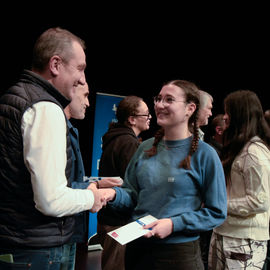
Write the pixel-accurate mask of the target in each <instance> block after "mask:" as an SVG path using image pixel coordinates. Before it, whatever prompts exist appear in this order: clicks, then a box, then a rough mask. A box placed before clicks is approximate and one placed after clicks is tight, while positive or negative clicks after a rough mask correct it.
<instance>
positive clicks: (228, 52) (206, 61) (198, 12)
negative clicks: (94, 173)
mask: <svg viewBox="0 0 270 270" xmlns="http://www.w3.org/2000/svg"><path fill="white" fill-rule="evenodd" d="M74 4H76V3H74ZM103 4H104V7H101V8H99V9H95V8H92V7H89V6H88V7H87V8H86V7H84V6H83V5H81V6H80V7H79V8H78V7H76V6H74V10H73V13H69V14H67V13H65V12H63V10H61V9H57V10H56V9H55V7H51V10H49V11H48V13H46V14H39V12H34V10H33V12H29V14H24V13H23V12H21V13H22V14H20V17H18V16H16V15H15V14H13V13H12V16H9V17H5V20H2V22H1V28H2V31H1V47H2V63H1V64H2V72H1V75H2V76H1V79H2V80H1V89H0V92H2V91H4V90H5V89H7V88H8V87H9V86H10V85H12V84H13V83H14V82H15V81H16V80H17V78H18V76H19V74H20V72H21V70H22V69H23V68H29V67H30V63H31V52H32V48H33V45H34V42H35V40H36V38H37V37H38V36H39V35H40V34H41V33H42V32H43V31H44V30H46V29H47V28H49V27H55V26H60V27H63V28H66V29H68V30H70V31H71V32H73V33H74V34H76V35H78V36H80V37H81V38H82V39H84V40H85V42H86V46H87V50H86V55H87V69H86V77H87V81H88V83H89V86H90V91H91V93H90V103H91V106H90V108H89V109H88V111H87V114H86V118H85V119H84V120H83V121H74V122H73V123H74V125H75V126H76V127H78V128H79V131H80V143H81V146H82V147H81V149H82V154H83V158H84V162H85V167H86V172H87V174H90V173H91V172H90V168H91V151H92V132H93V130H92V129H93V116H94V107H95V93H96V92H104V93H109V94H119V95H131V94H134V95H138V96H141V97H143V98H144V100H145V101H146V102H147V103H148V105H149V107H150V109H151V110H152V109H153V106H152V97H153V96H154V95H156V94H157V93H158V92H159V90H160V88H161V86H162V84H163V83H164V82H166V81H168V80H171V79H186V80H191V81H193V82H195V83H196V84H197V85H198V86H199V87H200V88H201V89H203V90H205V91H207V92H209V93H210V94H211V95H212V96H213V97H214V104H213V105H214V108H213V115H215V114H217V113H222V112H223V108H222V102H223V99H224V97H225V96H226V95H227V94H228V93H230V92H231V91H234V90H238V89H250V90H253V91H255V92H256V93H257V94H258V96H259V98H260V99H261V101H262V104H263V108H264V110H265V109H268V108H270V104H269V103H268V91H269V83H268V78H269V45H270V44H269V38H268V35H269V25H270V24H269V16H268V15H267V14H266V11H267V10H268V9H267V8H266V7H263V6H257V7H255V6H253V5H250V6H248V7H247V6H246V4H245V6H240V7H237V8H236V7H235V6H231V7H228V6H219V7H218V6H211V8H210V7H205V6H204V8H206V9H207V8H210V9H208V11H207V12H205V11H204V10H203V9H201V8H202V7H200V6H199V7H198V6H196V5H195V4H194V6H190V7H188V8H187V7H183V6H182V5H181V6H179V5H178V6H173V5H172V4H171V5H170V4H168V5H167V6H166V7H165V6H163V5H161V4H160V5H159V10H158V11H157V10H156V5H155V6H150V7H147V8H146V7H145V6H143V5H140V6H139V5H137V6H135V5H134V4H132V3H130V6H127V5H124V6H123V5H122V6H121V8H120V9H119V7H116V6H113V5H112V4H111V5H110V6H108V4H106V5H105V3H103ZM34 8H35V7H34ZM41 9H42V7H40V10H41ZM84 9H85V10H84ZM3 11H4V10H3ZM82 11H84V13H83V14H82V13H81V12H82ZM19 12H20V11H19ZM7 18H9V19H10V20H7ZM11 21H12V23H11V24H10V22H11ZM152 112H153V111H152ZM156 129H157V126H156V125H155V117H153V120H152V127H151V129H150V130H149V131H147V132H145V133H143V134H142V137H143V138H148V137H150V136H152V135H153V133H154V132H155V130H156Z"/></svg>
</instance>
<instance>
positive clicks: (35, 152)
mask: <svg viewBox="0 0 270 270" xmlns="http://www.w3.org/2000/svg"><path fill="white" fill-rule="evenodd" d="M21 128H22V136H23V147H24V162H25V164H26V167H27V168H28V170H29V172H30V174H31V182H32V188H33V193H34V202H35V204H36V205H35V206H36V208H37V209H38V210H39V211H40V212H42V213H43V214H44V215H49V216H56V217H61V216H68V215H72V214H76V213H78V212H81V211H85V210H90V209H91V208H92V206H93V203H94V195H93V192H92V191H91V190H80V189H72V188H69V187H67V179H66V176H65V168H66V162H67V156H66V145H67V142H66V121H65V116H64V113H63V111H62V110H61V108H60V107H59V106H58V105H56V104H54V103H52V102H45V101H43V102H39V103H36V104H34V105H33V106H32V107H30V108H28V110H27V111H26V112H25V113H24V115H23V118H22V125H21Z"/></svg>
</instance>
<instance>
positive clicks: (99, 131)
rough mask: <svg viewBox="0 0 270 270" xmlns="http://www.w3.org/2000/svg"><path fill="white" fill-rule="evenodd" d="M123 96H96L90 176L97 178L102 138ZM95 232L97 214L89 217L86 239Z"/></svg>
mask: <svg viewBox="0 0 270 270" xmlns="http://www.w3.org/2000/svg"><path fill="white" fill-rule="evenodd" d="M123 98H124V96H118V95H110V94H105V93H97V94H96V106H95V119H94V134H93V152H92V168H91V175H92V176H98V169H99V161H100V157H101V153H102V136H103V135H104V134H105V133H106V131H107V130H108V127H109V124H110V123H111V122H116V121H117V120H116V117H115V112H116V108H117V106H118V103H119V102H120V101H121V100H122V99H123ZM96 232H97V213H94V214H93V213H90V215H89V230H88V238H89V237H91V236H92V235H94V234H95V233H96Z"/></svg>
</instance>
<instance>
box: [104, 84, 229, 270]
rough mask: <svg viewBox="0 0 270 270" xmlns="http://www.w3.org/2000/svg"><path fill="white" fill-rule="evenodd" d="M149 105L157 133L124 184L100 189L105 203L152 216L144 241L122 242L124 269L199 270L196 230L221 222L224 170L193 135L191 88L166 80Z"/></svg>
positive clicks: (195, 90) (194, 96)
mask: <svg viewBox="0 0 270 270" xmlns="http://www.w3.org/2000/svg"><path fill="white" fill-rule="evenodd" d="M154 104H155V113H156V117H157V123H158V125H160V126H161V127H162V128H161V130H159V131H158V132H157V134H156V136H155V138H151V139H148V140H146V141H144V142H143V143H142V144H141V145H140V146H139V148H138V150H137V151H136V153H135V155H134V156H133V158H132V159H131V161H130V163H129V165H128V167H127V170H126V174H125V184H124V186H123V187H122V188H114V189H107V190H104V193H106V194H105V196H106V197H107V199H108V200H110V202H109V204H108V205H110V207H113V208H117V209H121V210H122V211H128V212H131V213H132V217H133V219H134V220H136V219H138V218H140V217H143V216H145V215H148V214H150V215H152V216H154V217H156V218H157V221H155V222H153V223H151V224H149V225H147V226H145V228H147V229H150V230H149V233H147V234H146V235H145V237H142V238H139V239H137V240H135V241H133V242H130V243H129V244H127V249H126V257H125V259H126V270H129V269H178V270H179V269H185V270H186V269H188V270H192V269H203V263H202V260H201V256H200V247H199V240H198V239H199V235H200V232H202V231H209V230H211V229H212V228H214V227H216V226H218V225H220V224H221V223H223V221H224V220H225V218H226V212H227V208H226V204H227V200H226V188H225V179H224V173H223V168H222V165H221V162H220V159H219V157H218V155H217V153H216V151H215V150H214V149H213V148H212V147H211V146H209V145H208V144H206V143H204V142H203V141H201V140H199V137H198V127H197V113H198V108H199V99H198V88H197V87H196V85H194V84H193V83H191V82H188V81H184V80H177V81H171V82H169V83H167V84H165V85H164V86H163V87H162V89H161V91H160V93H159V95H158V96H157V97H155V99H154ZM191 130H192V132H191Z"/></svg>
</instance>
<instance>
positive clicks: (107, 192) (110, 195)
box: [99, 188, 116, 203]
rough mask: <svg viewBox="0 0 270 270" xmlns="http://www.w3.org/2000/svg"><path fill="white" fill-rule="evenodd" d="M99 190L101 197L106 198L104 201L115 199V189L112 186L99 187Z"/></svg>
mask: <svg viewBox="0 0 270 270" xmlns="http://www.w3.org/2000/svg"><path fill="white" fill-rule="evenodd" d="M99 191H100V192H101V194H102V197H103V198H104V199H105V200H106V203H107V202H108V201H113V200H114V199H115V195H116V191H115V190H114V189H112V188H101V189H99Z"/></svg>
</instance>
